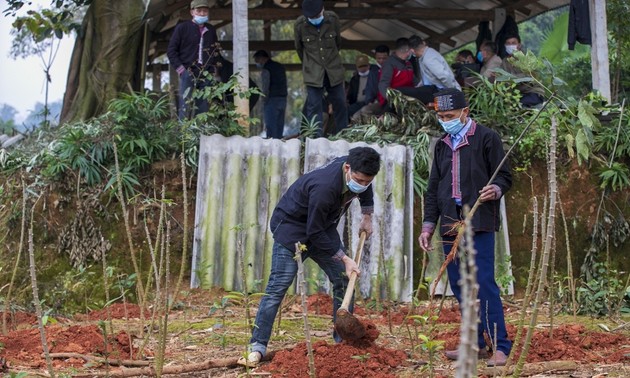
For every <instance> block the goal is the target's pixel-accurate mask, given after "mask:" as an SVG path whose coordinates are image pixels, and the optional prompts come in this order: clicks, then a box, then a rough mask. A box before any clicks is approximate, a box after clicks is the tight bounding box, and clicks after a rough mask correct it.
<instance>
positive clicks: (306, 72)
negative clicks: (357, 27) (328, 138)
mask: <svg viewBox="0 0 630 378" xmlns="http://www.w3.org/2000/svg"><path fill="white" fill-rule="evenodd" d="M302 11H303V12H304V15H303V16H300V17H298V19H297V20H296V21H295V27H294V31H295V49H296V51H297V53H298V56H299V57H300V60H301V61H302V74H303V76H304V84H305V85H306V90H307V98H306V107H305V116H306V118H307V119H308V120H309V121H310V120H311V119H313V117H315V120H316V121H317V122H319V135H318V136H321V133H322V125H323V116H322V112H323V110H324V89H325V90H326V92H327V93H328V96H327V99H328V101H329V102H330V104H331V105H332V107H333V112H334V119H335V130H336V131H340V130H343V129H345V128H346V127H347V126H348V109H347V108H346V98H345V91H344V88H343V82H344V68H343V63H342V62H341V56H340V55H339V46H340V44H341V27H340V24H339V18H338V17H337V15H336V14H335V13H334V12H329V11H324V2H323V0H304V1H303V2H302Z"/></svg>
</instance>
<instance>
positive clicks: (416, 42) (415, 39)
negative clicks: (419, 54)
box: [409, 34, 425, 49]
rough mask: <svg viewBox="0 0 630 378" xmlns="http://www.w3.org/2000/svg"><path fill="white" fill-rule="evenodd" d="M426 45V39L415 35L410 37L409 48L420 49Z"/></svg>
mask: <svg viewBox="0 0 630 378" xmlns="http://www.w3.org/2000/svg"><path fill="white" fill-rule="evenodd" d="M424 44H425V42H424V39H422V38H420V37H419V36H417V35H415V34H414V35H412V36H411V37H409V47H411V48H412V49H415V48H418V47H420V46H422V45H424Z"/></svg>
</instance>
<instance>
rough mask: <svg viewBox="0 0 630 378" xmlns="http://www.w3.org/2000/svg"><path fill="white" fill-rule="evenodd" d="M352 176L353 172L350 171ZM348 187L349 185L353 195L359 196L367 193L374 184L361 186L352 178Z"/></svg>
mask: <svg viewBox="0 0 630 378" xmlns="http://www.w3.org/2000/svg"><path fill="white" fill-rule="evenodd" d="M350 175H352V171H350ZM346 185H348V189H350V191H351V192H352V193H356V194H359V193H363V192H365V191H366V190H367V188H368V187H369V186H370V185H372V183H369V184H367V185H361V184H359V183H358V182H356V181H354V180H353V179H352V176H350V181H348V182H347V183H346Z"/></svg>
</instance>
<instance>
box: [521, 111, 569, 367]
mask: <svg viewBox="0 0 630 378" xmlns="http://www.w3.org/2000/svg"><path fill="white" fill-rule="evenodd" d="M557 129H558V122H557V120H556V117H551V141H550V143H549V217H548V220H547V232H546V233H545V235H546V241H545V248H544V250H543V255H542V256H543V257H542V264H541V267H540V276H539V277H540V278H539V283H538V291H537V292H536V300H535V301H534V309H533V311H532V316H531V319H530V322H529V328H528V329H527V336H526V338H525V345H523V350H522V352H521V355H520V357H519V360H518V363H517V364H516V367H515V368H514V374H513V377H519V376H520V374H521V371H522V369H523V365H524V364H525V358H526V357H527V353H528V352H529V347H530V345H531V341H532V336H533V334H534V329H535V328H536V321H537V318H538V310H539V307H540V303H541V301H542V297H543V289H544V287H545V283H546V282H545V281H546V280H547V268H548V265H549V254H550V251H551V243H552V238H553V227H554V223H555V215H556V214H555V210H556V208H555V207H556V195H557V190H558V189H557V182H556V140H557V131H558V130H557Z"/></svg>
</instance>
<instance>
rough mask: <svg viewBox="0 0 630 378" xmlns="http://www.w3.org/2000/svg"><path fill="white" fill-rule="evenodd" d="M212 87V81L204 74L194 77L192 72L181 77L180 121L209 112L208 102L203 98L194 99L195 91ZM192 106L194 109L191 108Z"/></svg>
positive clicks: (185, 72) (184, 73)
mask: <svg viewBox="0 0 630 378" xmlns="http://www.w3.org/2000/svg"><path fill="white" fill-rule="evenodd" d="M209 85H210V80H208V79H207V78H205V77H204V76H203V74H199V75H193V74H191V73H190V71H188V70H186V71H184V72H183V73H182V74H181V76H180V77H179V109H178V113H177V115H178V117H179V120H180V121H183V120H184V119H188V118H193V117H194V116H196V115H197V114H201V113H206V112H207V111H208V101H207V100H206V99H203V98H193V93H194V92H195V91H203V90H204V88H206V87H207V86H209ZM191 105H192V108H191Z"/></svg>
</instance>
